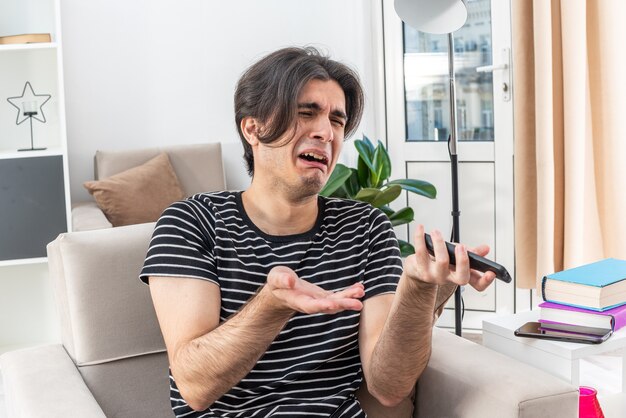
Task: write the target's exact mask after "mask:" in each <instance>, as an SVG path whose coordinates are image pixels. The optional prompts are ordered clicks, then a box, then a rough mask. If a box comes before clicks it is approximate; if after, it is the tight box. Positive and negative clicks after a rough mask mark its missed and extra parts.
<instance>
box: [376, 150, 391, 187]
mask: <svg viewBox="0 0 626 418" xmlns="http://www.w3.org/2000/svg"><path fill="white" fill-rule="evenodd" d="M378 148H380V150H381V152H380V154H379V156H378V158H379V160H378V161H377V162H378V164H379V165H380V166H381V167H382V170H381V172H380V180H381V181H385V180H387V179H388V178H389V177H390V176H391V158H389V153H388V152H387V149H386V148H385V146H384V145H383V143H382V142H381V141H378V147H377V149H378Z"/></svg>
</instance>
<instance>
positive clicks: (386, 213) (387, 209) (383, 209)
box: [378, 205, 395, 218]
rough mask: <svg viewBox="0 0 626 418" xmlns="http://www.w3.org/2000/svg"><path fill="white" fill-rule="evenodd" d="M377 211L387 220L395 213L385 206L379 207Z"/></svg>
mask: <svg viewBox="0 0 626 418" xmlns="http://www.w3.org/2000/svg"><path fill="white" fill-rule="evenodd" d="M378 209H380V210H382V211H383V212H384V213H385V215H387V217H388V218H389V217H390V216H391V215H393V214H394V213H395V212H394V210H393V209H391V208H390V207H389V206H387V205H383V206H381V207H379V208H378Z"/></svg>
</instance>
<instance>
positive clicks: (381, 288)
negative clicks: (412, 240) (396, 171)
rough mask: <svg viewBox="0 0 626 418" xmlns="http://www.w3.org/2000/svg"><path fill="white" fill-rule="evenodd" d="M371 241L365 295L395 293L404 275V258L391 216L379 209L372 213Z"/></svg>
mask: <svg viewBox="0 0 626 418" xmlns="http://www.w3.org/2000/svg"><path fill="white" fill-rule="evenodd" d="M369 219H370V233H369V237H370V242H369V248H368V256H367V265H366V267H365V275H364V280H363V285H364V286H365V297H364V298H363V299H364V300H365V299H368V298H371V297H372V296H376V295H380V294H385V293H395V291H396V288H397V287H398V282H399V281H400V276H401V275H402V258H401V257H400V247H399V245H398V240H397V238H396V234H395V232H394V231H393V227H392V226H391V222H389V218H387V215H385V214H384V213H383V212H382V211H380V210H379V209H374V208H372V212H371V213H370V218H369Z"/></svg>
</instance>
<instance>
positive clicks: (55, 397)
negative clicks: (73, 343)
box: [0, 344, 106, 418]
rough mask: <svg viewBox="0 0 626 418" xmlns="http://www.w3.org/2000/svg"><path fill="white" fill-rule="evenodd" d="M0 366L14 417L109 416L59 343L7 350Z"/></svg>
mask: <svg viewBox="0 0 626 418" xmlns="http://www.w3.org/2000/svg"><path fill="white" fill-rule="evenodd" d="M0 369H1V370H2V377H3V380H4V391H5V401H6V406H7V411H8V415H7V416H9V417H11V418H39V417H48V418H56V417H58V418H62V417H63V418H65V417H93V418H106V417H105V415H104V412H102V409H101V408H100V406H99V405H98V402H96V400H95V398H94V397H93V395H92V394H91V392H90V391H89V389H88V388H87V385H85V382H84V381H83V378H82V377H81V375H80V373H79V372H78V370H77V369H76V366H75V365H74V363H73V362H72V360H71V359H70V357H69V356H68V354H67V353H66V351H65V349H64V348H63V346H62V345H60V344H56V345H45V346H40V347H34V348H27V349H24V350H18V351H11V352H8V353H4V354H3V355H2V356H0Z"/></svg>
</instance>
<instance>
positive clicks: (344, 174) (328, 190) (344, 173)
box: [320, 164, 352, 197]
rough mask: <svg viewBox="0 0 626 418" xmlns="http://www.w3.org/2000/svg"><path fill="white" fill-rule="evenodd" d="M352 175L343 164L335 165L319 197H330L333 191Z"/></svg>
mask: <svg viewBox="0 0 626 418" xmlns="http://www.w3.org/2000/svg"><path fill="white" fill-rule="evenodd" d="M351 175H352V170H350V169H349V168H348V167H346V166H345V165H343V164H337V165H336V166H335V169H334V170H333V172H332V173H331V174H330V177H329V178H328V181H327V182H326V185H325V186H324V188H323V189H322V191H321V192H320V195H321V196H326V197H328V196H331V195H332V194H333V193H334V192H335V190H337V189H339V188H340V187H341V186H343V184H344V183H345V182H346V180H348V179H349V178H350V176H351Z"/></svg>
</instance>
